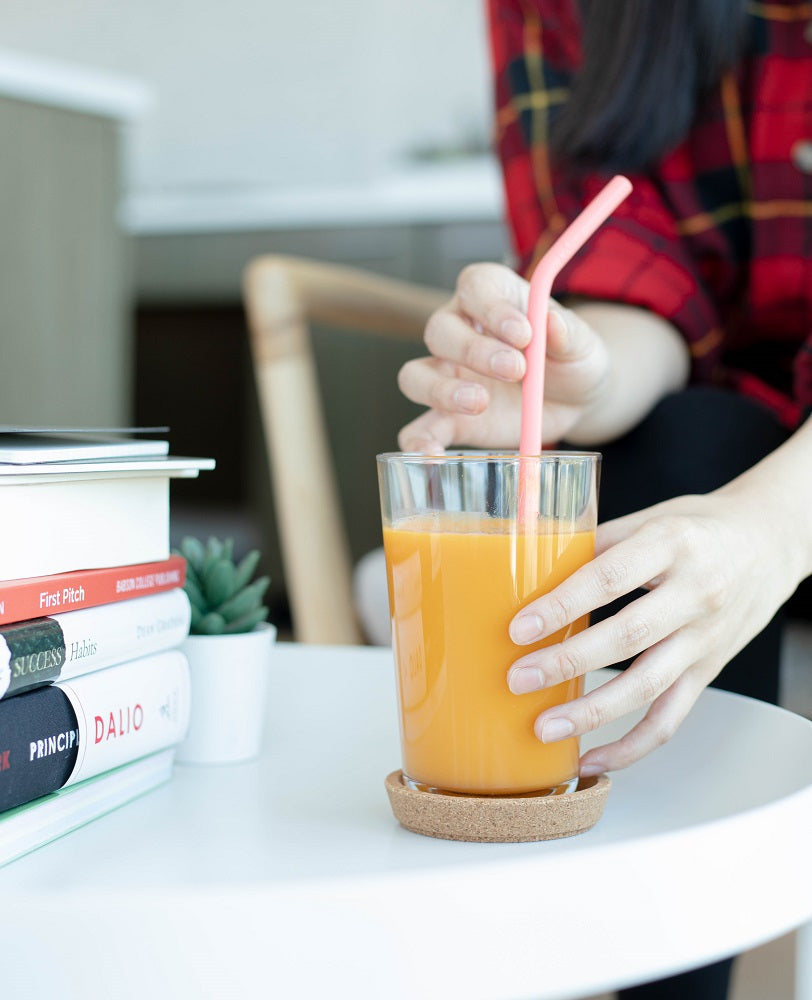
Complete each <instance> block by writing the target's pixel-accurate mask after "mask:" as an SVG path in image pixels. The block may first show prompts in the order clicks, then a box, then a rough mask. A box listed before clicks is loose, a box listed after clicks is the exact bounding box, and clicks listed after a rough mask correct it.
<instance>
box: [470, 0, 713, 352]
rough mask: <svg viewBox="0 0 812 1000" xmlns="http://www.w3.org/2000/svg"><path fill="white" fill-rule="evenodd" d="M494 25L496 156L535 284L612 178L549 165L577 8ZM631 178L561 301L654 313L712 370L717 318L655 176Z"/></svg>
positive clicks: (517, 244)
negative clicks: (601, 302)
mask: <svg viewBox="0 0 812 1000" xmlns="http://www.w3.org/2000/svg"><path fill="white" fill-rule="evenodd" d="M489 20H490V35H491V55H492V61H493V74H494V86H495V91H496V114H497V119H496V122H497V125H496V141H497V148H498V152H499V157H500V160H501V163H502V171H503V179H504V185H505V193H506V200H507V207H508V216H509V223H510V227H511V232H512V238H513V244H514V249H515V251H516V254H517V257H518V262H519V268H520V270H521V271H522V273H524V274H526V275H529V274H530V273H532V270H533V267H534V266H535V264H536V262H537V261H538V259H539V258H540V257H541V255H542V254H543V253H544V252H545V250H546V249H547V248H548V247H549V246H550V244H551V243H552V242H553V240H554V239H555V238H556V236H558V234H559V233H560V232H561V231H562V230H563V229H564V228H565V227H566V226H567V225H568V224H569V222H570V221H571V220H572V219H573V218H575V216H576V215H577V214H578V212H579V211H580V210H581V209H582V208H583V207H584V205H585V204H586V203H587V202H588V201H589V200H590V199H591V198H592V197H594V195H595V194H597V192H598V191H599V190H600V189H601V187H602V186H603V185H604V184H605V183H606V181H607V180H608V177H609V175H608V174H605V173H599V172H596V173H594V174H590V175H586V176H584V175H583V174H578V175H577V176H576V175H574V174H573V173H572V172H568V171H565V170H562V169H560V168H558V167H556V166H555V165H553V164H552V163H551V162H550V157H549V148H548V141H547V140H548V134H549V127H550V121H551V118H552V117H553V116H554V115H555V112H556V110H557V109H558V108H559V107H560V106H561V105H562V104H563V102H564V101H566V99H567V95H568V92H569V86H570V81H571V79H572V75H573V73H574V72H575V70H576V69H577V67H578V64H579V62H580V58H581V53H580V41H579V38H580V24H579V20H578V13H577V4H576V0H489ZM669 169H679V161H678V159H676V160H675V158H673V157H671V158H669ZM629 179H630V180H631V181H632V184H633V185H634V190H633V192H632V194H631V195H630V196H629V197H628V198H627V199H626V201H625V202H624V203H623V204H622V205H621V206H620V208H619V209H618V210H617V212H616V213H615V214H614V215H613V216H612V218H611V219H610V220H609V221H608V222H607V223H606V224H604V226H602V227H601V229H600V230H599V231H598V232H597V233H596V234H595V236H593V237H592V239H591V240H590V242H589V244H588V245H587V246H586V247H584V248H583V249H582V250H581V251H580V252H579V253H578V254H577V255H576V257H575V258H574V259H573V260H572V261H571V262H570V264H569V265H568V266H567V267H566V268H565V269H564V270H563V271H562V273H561V274H560V275H559V278H558V280H557V282H556V284H555V286H554V293H555V294H556V295H558V296H566V295H581V296H586V297H589V298H596V299H608V300H611V301H616V302H625V303H627V304H629V305H636V306H642V307H644V308H647V309H650V310H651V311H652V312H655V313H657V314H658V315H660V316H663V317H664V318H665V319H668V320H670V321H671V322H672V323H674V325H675V326H676V327H677V328H678V329H679V330H680V331H681V332H682V333H683V335H684V336H685V338H686V340H687V341H688V342H689V343H690V345H691V352H692V355H693V357H694V361H695V364H696V363H697V361H698V360H699V359H704V361H705V363H707V362H708V361H710V355H713V354H715V353H716V350H717V349H718V347H719V345H720V343H721V333H720V322H719V318H718V316H717V313H716V309H715V307H714V305H713V303H712V301H711V299H710V297H709V296H708V294H707V292H706V290H705V289H704V288H703V286H702V282H701V279H700V277H699V275H698V273H697V271H696V267H695V265H694V262H693V260H692V259H691V257H690V255H689V254H688V252H687V250H686V249H685V247H684V246H683V244H682V242H681V240H680V237H679V234H678V232H677V227H676V223H675V219H674V216H673V214H672V212H670V211H669V208H668V206H667V204H666V203H665V201H664V199H663V197H662V195H661V193H660V191H661V186H658V184H657V179H656V177H654V176H642V175H629ZM700 366H701V361H700Z"/></svg>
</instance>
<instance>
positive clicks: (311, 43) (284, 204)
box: [0, 0, 507, 619]
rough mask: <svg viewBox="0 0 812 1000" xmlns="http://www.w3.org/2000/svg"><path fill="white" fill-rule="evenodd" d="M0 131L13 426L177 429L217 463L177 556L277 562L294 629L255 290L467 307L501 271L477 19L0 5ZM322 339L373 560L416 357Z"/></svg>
mask: <svg viewBox="0 0 812 1000" xmlns="http://www.w3.org/2000/svg"><path fill="white" fill-rule="evenodd" d="M0 123H1V124H2V129H3V134H4V136H5V137H6V141H4V142H3V143H2V144H0V265H1V266H0V319H1V320H2V325H1V326H0V423H4V424H38V425H39V424H60V425H64V424H93V425H118V424H128V423H131V422H137V423H139V424H150V425H156V424H157V425H163V424H166V425H168V426H169V427H170V442H171V447H172V451H173V452H174V453H176V454H196V455H210V456H213V457H214V458H216V460H217V465H218V467H217V471H216V472H215V473H207V474H204V475H203V476H202V477H201V478H200V479H199V480H197V481H192V482H190V483H178V484H176V485H175V486H173V490H174V491H175V492H173V536H174V535H178V534H180V533H183V532H184V531H187V530H193V531H199V532H200V533H206V532H207V531H210V530H211V531H216V532H220V533H228V534H233V535H235V536H236V537H237V540H238V547H241V548H246V547H248V546H249V545H253V544H258V545H261V546H262V548H263V550H264V552H265V561H266V568H267V569H268V570H269V571H270V572H271V573H272V575H273V578H274V584H273V592H272V595H271V597H272V601H273V602H274V609H273V614H274V617H276V618H277V619H281V618H282V617H283V616H284V614H285V600H286V599H285V592H284V572H283V568H282V566H281V562H280V558H279V546H278V539H277V538H276V531H275V527H274V515H273V505H272V499H271V490H270V485H269V470H268V468H267V463H266V460H265V453H264V446H263V442H262V436H261V431H260V428H259V418H258V411H257V403H256V397H255V391H254V385H253V375H252V372H251V368H250V359H249V353H248V348H247V341H246V332H245V320H244V314H243V309H242V303H241V297H240V276H241V272H242V269H243V267H244V266H245V264H246V262H247V261H248V260H249V259H250V258H251V257H252V256H254V255H256V254H259V253H264V252H278V253H285V254H297V255H303V256H306V257H311V258H316V259H320V260H326V261H334V262H337V263H344V264H350V265H356V266H360V267H363V268H367V269H370V270H373V271H376V272H379V273H383V274H388V275H392V276H396V277H401V278H405V279H409V280H415V281H420V282H423V283H426V284H430V285H435V286H438V287H440V288H451V287H452V286H453V283H454V279H455V277H456V275H457V273H458V272H459V270H460V269H461V267H463V266H464V265H465V264H466V263H468V262H469V261H473V260H486V259H490V260H500V259H504V257H505V256H506V253H507V247H506V238H505V233H504V229H503V225H502V222H501V214H502V200H501V185H500V181H499V176H498V171H497V167H496V164H495V161H494V159H493V157H492V155H491V152H490V148H489V145H490V133H491V94H490V70H489V60H488V51H487V44H486V36H485V26H484V4H480V3H475V2H472V0H443V2H442V3H438V2H437V0H411V2H410V3H409V4H403V3H402V2H395V0H354V2H353V3H351V4H336V3H334V2H332V0H311V2H309V3H307V4H293V3H289V2H282V0H264V2H263V0H232V2H230V3H228V4H219V3H212V2H206V0H195V2H192V0H160V2H158V0H117V2H115V3H112V4H111V3H101V2H98V0H3V4H2V6H0ZM314 339H315V341H316V356H317V362H318V367H319V373H320V377H321V378H322V380H323V392H324V399H325V405H326V407H327V410H328V413H327V420H328V427H329V432H330V435H331V440H332V443H333V445H334V448H335V450H336V452H337V456H338V462H337V466H338V478H339V489H340V492H341V496H342V500H343V502H344V505H345V508H346V509H347V510H348V511H349V512H350V518H349V522H350V523H349V533H350V544H351V548H352V554H353V556H354V557H355V558H358V557H359V556H360V555H361V554H362V553H363V552H365V551H367V550H368V549H369V548H371V547H373V546H375V545H377V544H378V542H379V538H380V529H379V515H378V507H377V485H376V480H375V468H374V456H375V454H376V452H378V451H382V450H390V449H393V448H395V447H396V440H395V432H396V430H397V428H398V427H399V426H400V425H401V424H402V423H404V422H405V421H406V420H407V419H409V418H410V417H411V416H412V415H414V413H415V412H416V410H414V409H413V408H411V407H410V406H409V405H408V404H406V402H405V401H404V400H403V399H401V398H400V396H399V393H398V390H397V388H396V385H395V380H394V379H395V372H396V371H397V368H398V367H399V365H400V364H401V363H402V362H403V360H405V358H406V357H407V356H409V355H410V354H414V353H417V348H416V347H408V346H404V345H397V344H391V343H390V344H387V345H386V346H385V347H374V348H373V347H371V346H370V344H369V341H368V340H365V339H361V338H360V337H359V338H354V337H352V336H349V337H341V338H340V339H339V338H337V337H335V336H333V337H331V336H330V331H327V330H324V331H321V330H317V331H315V334H314Z"/></svg>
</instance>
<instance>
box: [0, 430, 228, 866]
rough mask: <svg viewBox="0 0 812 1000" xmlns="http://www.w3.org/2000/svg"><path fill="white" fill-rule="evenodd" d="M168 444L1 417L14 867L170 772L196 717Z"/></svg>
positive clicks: (0, 640) (5, 698)
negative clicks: (21, 424) (172, 546)
mask: <svg viewBox="0 0 812 1000" xmlns="http://www.w3.org/2000/svg"><path fill="white" fill-rule="evenodd" d="M213 466H214V463H213V461H212V460H210V459H190V458H175V457H172V456H170V455H169V454H168V445H167V442H165V441H154V440H145V439H142V438H138V437H121V436H120V435H113V436H111V435H101V434H99V433H90V432H87V431H84V432H75V433H63V432H55V431H51V432H49V433H45V432H43V431H41V430H36V431H34V430H31V429H22V428H5V427H0V864H4V863H6V862H8V861H10V860H12V859H13V858H15V857H18V856H19V855H21V854H24V853H26V852H28V851H30V850H32V849H34V848H35V847H38V846H40V845H41V844H44V843H47V842H48V841H49V840H52V839H54V838H55V837H57V836H60V835H62V834H64V833H67V832H69V831H70V830H73V829H75V828H77V827H79V826H81V825H83V824H84V823H86V822H88V821H89V820H91V819H93V818H95V817H97V816H99V815H102V814H104V813H106V812H109V811H110V810H111V809H113V808H115V807H116V806H118V805H121V804H123V803H124V802H127V801H129V800H130V799H132V798H134V797H135V796H137V795H140V794H142V793H143V792H145V791H147V790H148V789H150V788H153V787H155V786H156V785H158V784H160V783H162V782H163V781H166V780H167V779H168V778H169V777H170V775H171V769H172V760H173V755H174V747H175V746H176V745H177V744H178V743H179V742H180V741H181V740H182V739H183V737H184V735H185V732H186V727H187V725H188V718H189V675H188V666H187V663H186V660H185V657H184V656H183V654H182V653H181V652H180V651H179V650H178V649H177V647H178V646H179V644H180V643H181V642H182V641H183V639H185V637H186V635H187V634H188V631H189V619H190V608H189V602H188V599H187V597H186V594H185V592H184V590H183V583H184V578H185V567H186V564H185V561H184V560H183V559H182V558H181V557H179V556H172V555H170V552H169V483H170V480H171V479H172V478H174V477H179V476H182V477H189V476H196V475H197V474H198V472H199V471H200V470H201V469H210V468H213Z"/></svg>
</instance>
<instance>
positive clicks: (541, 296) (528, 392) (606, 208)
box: [519, 174, 632, 520]
mask: <svg viewBox="0 0 812 1000" xmlns="http://www.w3.org/2000/svg"><path fill="white" fill-rule="evenodd" d="M631 190H632V185H631V181H629V179H628V178H626V177H623V176H622V175H620V174H618V175H617V176H616V177H613V178H612V180H611V181H609V183H608V184H607V185H606V187H604V188H603V189H602V190H601V191H600V192H599V193H598V194H597V195H596V197H595V198H593V199H592V201H591V202H590V203H589V204H588V205H587V206H586V208H585V209H584V210H583V211H582V212H581V213H580V215H578V216H577V218H575V219H574V220H573V221H572V222H571V223H570V225H569V226H567V228H566V229H565V230H564V232H563V233H562V234H561V235H560V236H559V237H558V239H557V240H556V241H555V243H553V245H552V246H551V247H550V249H549V250H548V251H547V253H546V254H544V256H543V257H542V258H541V260H540V261H539V263H538V265H537V266H536V269H535V270H534V271H533V274H532V277H531V278H530V297H529V301H528V304H527V318H528V319H529V320H530V328H531V330H532V337H531V340H530V343H529V345H528V346H527V349H526V350H525V361H526V364H527V368H526V371H525V376H524V379H523V381H522V417H521V420H522V422H521V432H520V437H519V456H520V457H530V456H534V455H540V454H541V448H542V436H541V415H542V410H543V405H544V362H545V357H546V353H547V314H548V311H549V306H550V295H551V294H552V289H553V281H555V278H556V275H557V274H558V272H559V271H560V270H561V269H562V268H563V267H564V265H565V264H566V263H567V262H568V261H569V260H570V259H571V258H572V257H574V256H575V254H576V253H577V252H578V250H580V248H581V247H582V246H583V245H584V244H585V243H586V241H587V240H588V239H589V237H590V236H592V234H593V233H594V232H595V230H596V229H598V227H599V226H601V225H602V224H603V223H604V222H605V221H606V220H607V219H608V218H609V216H610V215H611V214H612V212H614V210H615V209H616V208H617V206H618V205H619V204H620V203H621V202H622V201H623V199H624V198H626V197H627V196H628V195H629V193H630V192H631ZM522 466H523V467H524V466H526V463H522ZM531 479H532V470H531V469H528V468H524V471H523V472H520V489H519V497H520V511H521V513H522V515H523V519H525V520H526V519H527V517H528V516H532V517H535V516H536V514H537V513H538V506H537V505H538V480H537V479H536V488H535V489H534V488H532V486H531ZM534 507H535V510H534V509H533V508H534Z"/></svg>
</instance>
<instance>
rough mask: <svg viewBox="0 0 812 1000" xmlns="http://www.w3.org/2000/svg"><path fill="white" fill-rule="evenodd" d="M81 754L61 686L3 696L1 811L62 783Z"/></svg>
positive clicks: (0, 703) (0, 714)
mask: <svg viewBox="0 0 812 1000" xmlns="http://www.w3.org/2000/svg"><path fill="white" fill-rule="evenodd" d="M78 753H79V727H78V721H77V719H76V713H75V712H74V710H73V706H72V705H71V703H70V701H69V699H68V697H67V695H66V694H65V693H64V691H62V690H61V689H60V688H58V687H53V686H50V687H43V688H37V689H35V690H33V691H28V692H26V693H23V694H19V695H17V696H16V697H15V698H9V699H8V700H3V701H0V812H4V811H5V810H7V809H13V808H14V807H15V806H19V805H22V804H23V803H24V802H30V801H31V800H32V799H36V798H39V797H40V796H41V795H47V794H48V792H55V791H56V790H57V789H58V788H61V787H62V786H63V785H64V784H65V782H66V781H67V780H68V778H69V777H70V775H71V772H72V771H73V768H74V766H75V764H76V758H77V756H78Z"/></svg>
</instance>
